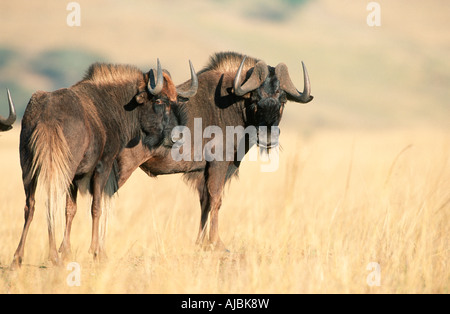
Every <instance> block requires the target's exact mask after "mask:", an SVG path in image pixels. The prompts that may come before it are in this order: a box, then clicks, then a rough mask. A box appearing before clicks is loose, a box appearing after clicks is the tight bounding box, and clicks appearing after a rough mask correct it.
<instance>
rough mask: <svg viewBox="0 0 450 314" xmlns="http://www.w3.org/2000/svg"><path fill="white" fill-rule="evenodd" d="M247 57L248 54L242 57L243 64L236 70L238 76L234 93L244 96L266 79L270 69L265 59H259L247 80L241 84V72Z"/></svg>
mask: <svg viewBox="0 0 450 314" xmlns="http://www.w3.org/2000/svg"><path fill="white" fill-rule="evenodd" d="M246 58H247V56H245V57H244V59H242V62H241V65H240V66H239V69H238V70H237V72H236V77H235V78H234V93H235V94H236V95H238V96H244V95H245V94H247V93H249V92H251V91H253V90H255V89H257V88H258V87H259V86H261V84H262V83H263V82H264V81H265V79H266V77H267V75H269V70H268V69H267V65H266V63H265V62H264V61H258V63H256V65H255V66H254V67H253V72H252V74H251V75H250V77H249V78H248V80H247V82H245V84H244V85H242V86H241V84H240V83H239V82H240V80H241V73H242V69H243V67H244V63H245V59H246Z"/></svg>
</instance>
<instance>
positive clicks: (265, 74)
mask: <svg viewBox="0 0 450 314" xmlns="http://www.w3.org/2000/svg"><path fill="white" fill-rule="evenodd" d="M302 64H303V63H302ZM197 75H198V86H199V87H198V91H197V94H196V95H195V96H193V97H191V98H190V99H189V101H188V102H187V103H186V104H185V105H184V106H185V108H184V109H185V113H186V126H187V127H188V128H189V129H190V130H191V132H194V124H195V121H194V119H195V118H201V119H202V129H201V130H200V131H201V132H202V134H203V131H204V130H205V129H206V128H207V127H210V126H218V127H219V128H221V129H222V130H223V134H226V132H225V129H226V127H227V126H233V127H238V126H242V127H243V128H247V127H249V126H255V127H261V126H265V127H272V126H278V125H279V122H280V120H281V117H282V114H283V109H284V106H285V104H286V102H287V101H288V100H290V101H293V102H298V103H307V102H309V101H311V100H312V99H313V96H311V87H310V82H309V77H308V74H307V71H306V68H305V66H304V64H303V77H304V88H303V92H299V91H298V90H297V89H296V88H295V86H294V84H293V83H292V81H291V79H290V77H289V73H288V69H287V66H286V65H285V64H283V63H280V64H278V65H277V66H276V67H271V66H268V65H266V63H265V62H264V61H260V60H258V59H255V58H247V57H244V56H243V55H241V54H238V53H231V52H226V53H217V54H215V55H213V56H212V57H211V60H210V63H209V65H208V66H207V67H206V68H204V69H203V70H202V71H200V72H199V73H198V74H197ZM190 84H191V82H190V81H187V82H185V83H183V84H181V85H180V86H178V88H181V89H185V88H187V87H188V86H189V85H190ZM256 137H257V138H256V140H255V142H256V143H257V144H258V145H259V146H260V148H270V147H273V146H275V145H276V144H277V143H271V141H270V140H267V138H263V137H261V136H260V135H259V133H258V134H257V135H256ZM245 141H247V143H246V145H245V153H246V152H248V150H249V149H250V147H251V146H252V143H251V142H250V139H248V138H246V139H245ZM202 144H203V146H202V147H204V146H205V144H206V139H205V138H203V143H202ZM191 145H192V149H191V150H190V151H191V154H194V152H195V151H196V149H197V148H196V147H194V143H193V142H191ZM172 149H173V148H172ZM233 153H234V156H235V157H236V158H234V159H233V160H225V158H223V159H222V160H212V161H206V160H205V159H202V160H197V161H196V160H195V158H191V160H188V161H186V160H181V161H176V160H174V159H173V158H172V155H171V153H170V149H168V148H167V147H158V148H156V149H155V150H153V151H149V150H148V149H146V147H145V146H143V145H136V146H134V147H132V148H126V149H124V150H123V151H122V152H121V153H120V154H119V155H118V157H117V164H118V168H119V171H118V172H119V177H118V186H119V187H120V186H122V185H123V184H124V183H125V181H126V180H127V179H128V178H129V176H130V175H131V174H132V172H133V171H134V170H136V169H137V168H138V167H140V168H141V169H142V170H143V171H145V172H146V173H147V174H148V175H150V176H158V175H163V174H171V173H184V174H185V177H186V179H187V180H188V181H190V182H191V183H192V184H193V186H194V187H195V188H196V189H197V191H198V193H199V196H200V205H201V219H200V227H199V233H198V237H197V243H198V244H200V245H202V246H204V247H212V248H213V249H215V250H224V249H225V246H224V244H223V242H222V241H221V239H220V237H219V232H218V217H219V208H220V207H221V203H222V191H223V188H224V185H225V183H226V182H227V181H228V180H229V179H230V178H231V177H232V176H233V175H236V174H237V171H238V168H239V165H240V160H241V159H239V158H237V157H238V156H237V153H238V143H237V142H235V143H234V151H233ZM208 216H209V218H210V228H209V237H207V236H206V233H205V230H206V229H205V227H206V224H207V219H208Z"/></svg>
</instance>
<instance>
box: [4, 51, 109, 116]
mask: <svg viewBox="0 0 450 314" xmlns="http://www.w3.org/2000/svg"><path fill="white" fill-rule="evenodd" d="M98 61H100V62H101V61H107V60H105V58H104V57H102V56H100V55H99V54H96V53H92V52H89V51H85V50H80V49H67V48H63V49H50V50H45V51H43V52H41V53H39V54H37V55H31V56H30V55H27V54H25V53H21V52H20V51H17V50H15V49H13V48H10V47H0V88H1V89H0V103H1V105H0V114H1V115H3V116H7V115H8V106H7V105H6V104H7V101H6V89H7V88H8V89H9V90H10V91H11V95H12V98H13V101H14V104H15V106H16V110H17V114H18V116H19V117H20V118H21V117H22V116H23V113H24V111H25V108H26V106H27V104H28V100H29V99H30V97H31V95H32V94H33V93H34V92H35V91H36V90H39V89H43V90H46V91H53V90H56V89H59V88H62V87H68V86H71V85H73V84H75V83H76V82H78V81H79V80H81V78H82V77H83V75H84V73H85V71H86V70H87V68H88V67H89V65H90V64H92V63H94V62H98ZM34 82H36V84H34ZM42 82H44V83H42Z"/></svg>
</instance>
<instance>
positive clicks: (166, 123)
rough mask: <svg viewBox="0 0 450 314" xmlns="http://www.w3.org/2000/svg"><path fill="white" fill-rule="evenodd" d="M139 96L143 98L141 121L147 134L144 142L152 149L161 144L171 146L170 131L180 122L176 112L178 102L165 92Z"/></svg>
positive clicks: (142, 127)
mask: <svg viewBox="0 0 450 314" xmlns="http://www.w3.org/2000/svg"><path fill="white" fill-rule="evenodd" d="M149 96H150V97H149ZM139 97H142V98H143V102H142V104H141V105H140V108H139V122H140V125H141V130H142V132H143V133H144V135H145V137H144V138H143V142H144V144H145V145H146V146H147V147H149V148H150V149H151V148H155V147H157V146H159V145H164V146H171V144H172V143H171V141H170V133H171V131H172V129H173V128H174V127H175V126H177V125H179V123H180V122H179V121H178V118H177V115H176V114H175V112H176V109H177V106H178V104H177V102H176V101H171V100H170V99H169V98H168V97H167V96H166V95H164V94H159V95H156V96H153V95H151V94H150V95H149V94H147V93H145V95H142V94H141V95H140V96H139ZM138 101H139V100H138ZM174 108H175V110H174ZM174 111H175V112H174Z"/></svg>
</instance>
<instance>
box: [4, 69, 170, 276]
mask: <svg viewBox="0 0 450 314" xmlns="http://www.w3.org/2000/svg"><path fill="white" fill-rule="evenodd" d="M146 77H148V76H146V75H144V73H142V72H141V71H139V70H138V69H137V68H135V67H133V66H127V65H111V64H99V63H97V64H93V65H92V66H91V67H90V68H89V69H88V71H87V74H86V76H85V77H84V79H83V80H81V81H80V82H78V83H77V84H75V85H73V86H71V87H69V88H63V89H60V90H57V91H54V92H41V91H39V92H36V93H35V94H33V96H32V97H31V99H30V101H29V103H28V106H27V108H26V110H25V114H24V117H23V119H22V131H21V135H20V158H21V166H22V172H23V183H24V189H25V194H26V205H25V225H24V229H23V232H22V237H21V240H20V243H19V246H18V248H17V250H16V253H15V254H14V261H13V264H12V266H13V267H18V266H20V264H21V263H22V259H23V255H24V246H25V239H26V236H27V233H28V229H29V226H30V223H31V220H32V217H33V214H34V194H35V191H36V187H37V184H38V181H39V185H41V186H43V188H44V191H45V192H46V193H47V212H48V231H49V245H50V251H49V258H50V259H51V260H52V262H54V263H59V256H58V252H57V250H56V245H55V234H54V224H55V222H54V220H55V219H54V217H55V212H56V211H57V209H58V208H61V209H62V208H63V207H62V206H59V205H58V203H59V200H60V199H62V197H63V196H65V195H66V194H67V199H66V230H65V235H64V240H63V243H62V245H61V248H60V252H62V253H63V256H65V257H66V256H67V255H69V254H70V241H69V240H68V239H69V234H70V228H71V222H72V219H73V216H74V215H75V212H76V198H77V192H78V186H79V185H80V184H81V182H84V181H89V182H90V188H89V192H90V193H91V194H92V195H93V199H92V208H91V213H92V218H93V226H92V241H91V248H90V252H91V253H93V255H94V257H98V255H99V254H100V253H102V252H101V249H102V247H101V243H99V241H100V239H99V237H100V236H101V235H99V223H100V221H99V220H100V217H101V214H102V208H104V207H105V205H104V204H105V201H108V200H107V199H105V198H104V194H105V193H104V191H105V189H107V190H111V189H114V187H111V183H114V181H115V180H114V176H112V175H111V174H113V175H114V174H115V173H117V171H116V170H115V163H116V161H115V159H116V157H117V156H118V154H119V153H120V152H121V150H122V149H123V148H124V147H126V146H127V145H130V143H133V141H136V140H137V141H139V142H140V143H141V145H143V146H144V147H146V149H148V150H152V149H153V148H155V147H157V146H159V145H161V144H162V143H163V141H164V138H165V136H166V131H165V126H166V124H168V123H169V122H170V121H171V120H170V117H168V116H167V108H170V104H167V102H168V100H167V99H165V98H164V97H165V96H164V95H156V96H154V95H151V94H150V93H148V92H146V86H147V82H146ZM164 78H165V80H164V83H165V86H166V89H168V91H166V94H168V95H171V97H172V98H173V95H172V91H173V90H175V87H174V84H173V82H172V81H171V80H170V77H164ZM169 87H170V88H169ZM169 89H170V90H169ZM143 92H145V96H144V97H143V99H142V102H140V103H137V101H136V96H137V95H140V96H143V94H142V93H143ZM156 101H160V102H161V104H160V105H161V108H160V110H159V111H158V112H156V111H155V109H154V106H153V104H154V102H156ZM116 182H117V181H116ZM112 193H113V192H110V194H112ZM107 196H109V195H107Z"/></svg>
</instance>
